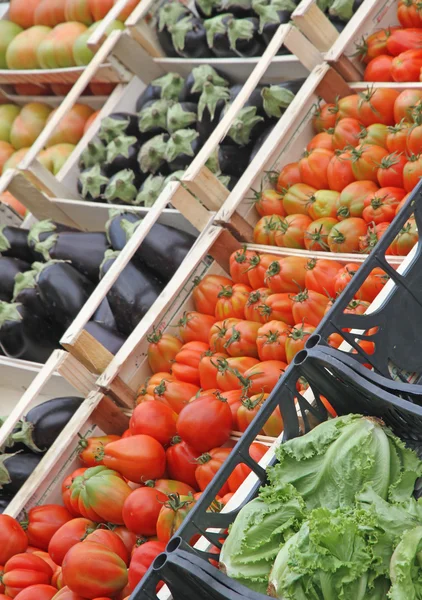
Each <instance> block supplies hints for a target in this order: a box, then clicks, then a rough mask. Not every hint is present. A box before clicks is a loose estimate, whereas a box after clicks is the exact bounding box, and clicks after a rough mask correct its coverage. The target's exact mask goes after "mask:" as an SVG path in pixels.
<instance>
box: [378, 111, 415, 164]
mask: <svg viewBox="0 0 422 600" xmlns="http://www.w3.org/2000/svg"><path fill="white" fill-rule="evenodd" d="M409 131H410V123H409V122H408V121H404V120H401V121H400V123H399V124H398V125H394V126H392V127H388V134H387V139H386V146H387V150H388V151H389V152H391V153H394V152H395V153H397V154H401V153H404V152H406V149H407V136H408V133H409ZM383 160H384V159H383Z"/></svg>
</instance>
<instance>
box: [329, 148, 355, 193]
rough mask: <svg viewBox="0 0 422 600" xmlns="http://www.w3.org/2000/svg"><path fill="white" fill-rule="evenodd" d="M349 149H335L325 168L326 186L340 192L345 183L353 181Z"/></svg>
mask: <svg viewBox="0 0 422 600" xmlns="http://www.w3.org/2000/svg"><path fill="white" fill-rule="evenodd" d="M351 159H352V153H351V151H350V150H336V151H335V152H334V156H333V157H332V159H331V160H330V163H329V165H328V169H327V180H328V187H329V188H330V190H334V191H336V192H341V191H342V190H343V189H344V188H345V187H346V185H349V183H352V182H353V181H355V179H356V178H355V176H354V174H353V169H352V160H351Z"/></svg>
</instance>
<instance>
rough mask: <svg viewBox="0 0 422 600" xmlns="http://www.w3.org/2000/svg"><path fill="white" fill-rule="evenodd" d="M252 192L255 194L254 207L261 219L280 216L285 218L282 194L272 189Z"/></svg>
mask: <svg viewBox="0 0 422 600" xmlns="http://www.w3.org/2000/svg"><path fill="white" fill-rule="evenodd" d="M252 191H253V193H254V198H253V202H254V206H255V208H256V211H257V213H258V214H259V215H260V216H261V217H265V216H267V215H280V216H282V217H283V216H284V215H285V214H286V213H285V211H284V207H283V196H282V194H280V193H279V192H277V191H276V190H272V189H271V188H270V189H266V190H261V191H260V192H257V191H255V190H252Z"/></svg>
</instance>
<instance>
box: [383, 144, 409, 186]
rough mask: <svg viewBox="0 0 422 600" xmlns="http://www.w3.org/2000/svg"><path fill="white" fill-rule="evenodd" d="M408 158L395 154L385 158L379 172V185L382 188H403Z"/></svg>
mask: <svg viewBox="0 0 422 600" xmlns="http://www.w3.org/2000/svg"><path fill="white" fill-rule="evenodd" d="M406 163H407V158H406V157H405V156H404V155H403V154H397V153H396V152H393V153H392V154H388V155H387V156H384V158H383V159H382V161H381V163H380V165H379V169H378V172H377V179H378V183H379V184H380V186H381V187H387V186H394V187H398V188H402V187H403V169H404V166H405V164H406Z"/></svg>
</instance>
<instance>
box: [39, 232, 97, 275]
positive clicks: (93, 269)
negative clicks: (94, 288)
mask: <svg viewBox="0 0 422 600" xmlns="http://www.w3.org/2000/svg"><path fill="white" fill-rule="evenodd" d="M107 248H108V243H107V236H106V234H105V233H103V232H91V231H89V232H85V231H77V232H62V233H56V234H54V235H51V236H50V237H49V238H47V239H46V240H44V241H43V242H38V243H36V244H35V249H36V250H37V251H38V252H39V253H40V254H41V255H42V257H43V259H44V260H45V261H49V260H65V261H70V263H71V264H72V265H73V267H75V269H77V270H78V271H79V272H80V273H82V274H83V275H85V276H86V277H88V279H90V280H91V281H93V282H94V283H97V282H98V279H99V268H100V264H101V262H102V260H103V256H104V252H105V251H106V250H107Z"/></svg>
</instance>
